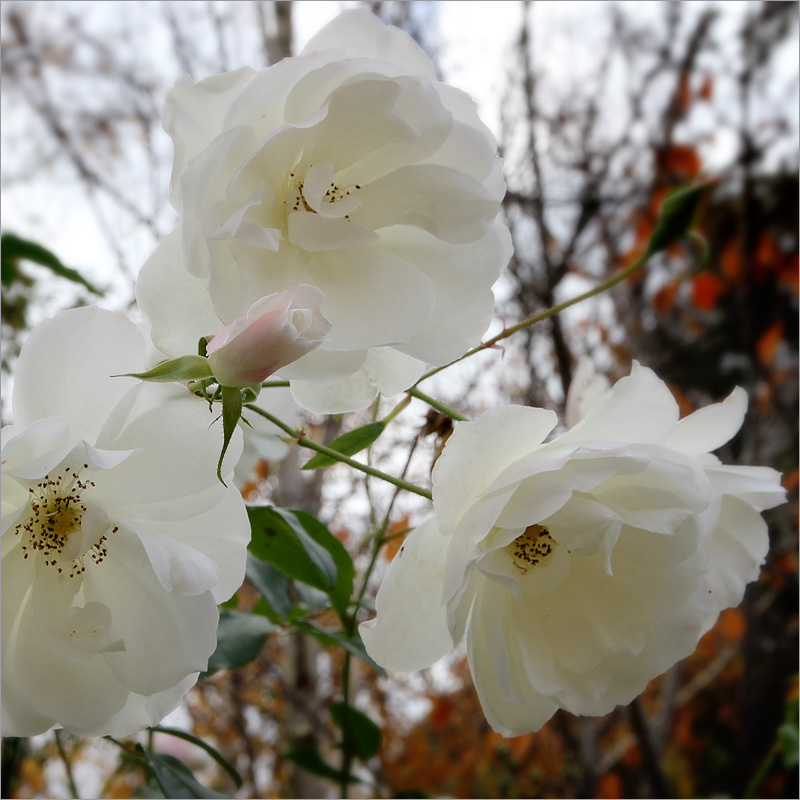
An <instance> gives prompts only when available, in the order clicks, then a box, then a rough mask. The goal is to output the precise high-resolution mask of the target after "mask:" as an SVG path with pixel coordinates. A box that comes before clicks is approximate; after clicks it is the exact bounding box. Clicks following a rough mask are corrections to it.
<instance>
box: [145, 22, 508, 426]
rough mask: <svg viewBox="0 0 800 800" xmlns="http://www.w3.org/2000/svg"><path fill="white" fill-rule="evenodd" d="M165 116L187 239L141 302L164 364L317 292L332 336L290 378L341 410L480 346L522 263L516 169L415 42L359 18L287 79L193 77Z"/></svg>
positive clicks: (150, 274)
mask: <svg viewBox="0 0 800 800" xmlns="http://www.w3.org/2000/svg"><path fill="white" fill-rule="evenodd" d="M164 115H165V121H164V126H165V128H166V130H167V132H168V133H169V134H170V136H171V137H172V140H173V143H174V148H175V158H174V167H173V173H172V198H171V199H172V203H173V205H174V206H175V208H176V209H177V210H178V211H180V212H181V214H182V224H181V226H180V228H179V229H178V230H176V231H175V232H173V233H172V234H171V235H170V236H169V237H167V239H166V240H165V241H164V242H162V244H161V245H160V246H159V247H158V248H157V249H156V251H155V252H154V253H153V255H152V256H151V257H150V259H149V260H148V262H147V263H146V264H145V265H144V267H143V268H142V271H141V274H140V276H139V282H138V287H137V298H138V301H139V305H140V307H141V308H142V310H143V311H144V312H145V314H147V316H148V317H149V318H150V320H151V322H152V325H153V340H154V342H155V344H156V346H157V347H158V348H159V349H161V350H162V351H163V352H165V353H167V354H168V355H171V356H178V355H184V354H186V353H194V352H196V348H197V341H198V339H199V338H200V337H201V336H208V335H212V334H215V333H216V332H217V331H218V330H219V328H220V327H221V326H222V325H223V324H228V323H231V322H232V321H233V320H235V319H237V318H240V317H242V316H244V314H245V312H246V311H247V309H248V308H249V307H250V306H251V305H252V304H253V303H254V302H256V301H257V300H259V299H260V298H261V297H263V296H265V295H269V294H272V293H274V292H280V291H283V290H285V289H287V288H288V287H289V286H292V285H295V284H309V285H311V286H316V287H317V288H319V289H320V290H321V291H322V292H323V293H324V294H325V301H324V303H323V304H322V307H321V312H322V314H323V316H324V317H325V318H326V319H327V320H329V321H330V322H331V323H332V326H333V328H332V331H331V334H330V337H329V339H328V340H327V341H325V342H324V343H323V344H322V345H321V346H320V347H319V348H318V349H317V350H315V351H314V352H313V353H310V354H308V355H306V356H305V357H303V358H301V359H300V360H299V361H297V362H295V363H294V364H292V365H291V366H290V367H287V368H285V369H283V370H281V372H280V373H279V374H280V375H281V376H282V377H284V378H288V379H290V380H291V381H292V392H293V394H294V396H295V398H296V399H297V401H298V402H299V403H300V404H301V405H302V406H304V407H305V408H307V409H309V410H311V411H315V412H319V413H329V412H342V411H350V410H358V409H362V408H365V407H367V406H368V405H369V403H370V402H372V400H373V399H374V398H375V396H376V394H377V393H378V392H381V393H383V394H387V395H391V394H396V393H397V392H399V391H402V390H404V389H407V388H408V387H409V386H410V385H412V384H413V383H414V382H415V381H416V380H417V378H419V376H420V374H421V373H422V371H423V370H424V368H425V365H426V364H430V365H441V364H445V363H447V362H449V361H452V360H453V359H455V358H458V357H459V356H461V355H463V354H464V352H465V351H466V350H468V349H469V348H470V347H471V346H473V345H475V344H477V343H478V341H479V340H480V337H481V336H482V335H483V333H484V332H485V331H486V329H487V327H488V325H489V322H490V320H491V315H492V309H493V305H494V297H493V295H492V292H491V286H492V284H493V283H494V281H495V280H496V279H497V277H498V275H499V273H500V272H501V270H502V269H503V268H504V267H505V265H506V263H507V262H508V258H509V256H510V253H511V244H510V237H509V234H508V231H507V229H506V227H505V226H504V225H503V224H501V223H500V222H498V220H497V216H498V211H499V208H500V201H501V200H502V198H503V195H504V193H505V184H504V181H503V176H502V161H501V160H500V159H499V158H498V157H497V154H496V144H495V141H494V138H493V136H492V134H491V133H490V132H489V130H488V129H487V128H486V127H485V126H484V125H483V124H482V123H481V121H480V120H479V118H478V115H477V113H476V109H475V104H474V102H473V101H472V100H471V99H470V98H469V97H468V96H467V95H466V94H464V93H463V92H461V91H459V90H458V89H455V88H453V87H452V86H448V85H445V84H443V83H439V82H438V81H437V79H436V73H435V71H434V69H433V66H432V64H431V62H430V61H429V59H428V58H427V57H426V56H425V54H424V53H423V51H422V50H421V49H420V48H419V47H418V45H417V44H415V43H414V41H413V40H412V39H411V38H410V37H409V36H408V35H407V34H406V33H404V32H403V31H401V30H399V29H397V28H393V27H387V26H385V25H384V24H383V23H382V22H381V21H380V20H379V19H378V18H377V17H375V16H374V15H372V14H370V13H369V12H368V11H366V10H363V9H356V10H350V11H346V12H344V13H343V14H341V15H340V16H339V17H337V18H336V19H335V20H334V21H333V22H331V23H330V24H329V25H327V26H326V27H325V28H323V29H322V30H321V31H320V32H319V33H318V34H317V35H316V36H315V37H314V38H313V39H312V40H311V41H310V42H309V43H308V45H307V46H306V48H305V49H304V50H303V52H302V53H301V54H300V55H298V56H296V57H294V58H287V59H284V60H283V61H281V62H280V63H278V64H275V65H274V66H272V67H269V68H267V69H264V70H261V71H259V72H255V71H253V70H252V69H249V68H244V69H240V70H237V71H235V72H229V73H225V74H222V75H216V76H213V77H210V78H207V79H205V80H202V81H200V82H198V83H193V82H192V81H191V80H190V79H189V78H188V76H184V77H183V78H181V79H180V80H179V81H178V82H177V84H176V85H175V87H174V88H173V89H172V91H171V92H170V93H169V96H168V97H167V101H166V106H165V111H164Z"/></svg>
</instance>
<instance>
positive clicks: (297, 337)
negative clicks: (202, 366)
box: [206, 286, 331, 388]
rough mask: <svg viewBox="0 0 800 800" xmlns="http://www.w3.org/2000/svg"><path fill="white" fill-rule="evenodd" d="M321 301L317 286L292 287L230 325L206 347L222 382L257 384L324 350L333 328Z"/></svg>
mask: <svg viewBox="0 0 800 800" xmlns="http://www.w3.org/2000/svg"><path fill="white" fill-rule="evenodd" d="M322 300H323V295H322V292H320V290H319V289H316V288H315V287H313V286H290V287H289V288H288V289H286V290H285V291H283V292H276V293H275V294H271V295H267V296H266V297H262V298H261V299H260V300H256V302H255V303H253V305H252V306H250V308H249V309H248V310H247V314H246V316H244V317H240V318H239V319H235V320H234V321H233V322H230V323H228V324H227V325H226V326H225V327H224V328H222V329H221V330H220V331H219V333H217V335H216V336H214V337H213V338H212V339H211V341H210V342H209V343H208V344H207V345H206V353H207V355H208V363H209V366H210V367H211V371H212V372H213V373H214V377H215V378H216V380H217V381H218V382H219V384H220V385H221V386H238V387H241V388H244V387H247V386H257V385H258V384H260V383H261V382H262V381H263V380H265V379H266V378H268V377H269V376H270V375H272V374H273V373H274V372H275V371H276V370H278V369H280V368H281V367H285V366H286V365H287V364H291V363H292V362H293V361H297V359H298V358H302V357H303V356H304V355H305V354H306V353H310V352H311V351H312V350H314V349H315V348H317V347H319V345H320V344H321V343H322V341H323V340H324V338H325V336H326V335H327V334H328V332H329V331H330V329H331V325H330V323H329V322H328V321H327V320H326V319H325V318H324V317H323V316H322V315H321V314H320V312H319V306H320V303H321V302H322Z"/></svg>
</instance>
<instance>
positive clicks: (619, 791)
mask: <svg viewBox="0 0 800 800" xmlns="http://www.w3.org/2000/svg"><path fill="white" fill-rule="evenodd" d="M624 790H625V787H624V786H623V785H622V778H621V777H620V776H619V773H618V772H606V774H605V775H603V777H602V778H600V780H599V781H598V782H597V788H596V789H595V792H594V796H595V797H624V796H625V791H624Z"/></svg>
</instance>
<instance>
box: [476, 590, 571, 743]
mask: <svg viewBox="0 0 800 800" xmlns="http://www.w3.org/2000/svg"><path fill="white" fill-rule="evenodd" d="M509 602H510V598H509V596H508V593H504V590H502V589H500V588H499V587H496V586H492V584H491V582H489V581H487V582H486V590H485V591H484V592H482V593H481V595H479V597H478V599H477V601H476V603H475V609H474V611H473V619H472V622H471V624H470V628H469V633H468V635H467V653H468V657H469V665H470V671H471V673H472V680H473V682H474V684H475V688H476V690H477V692H478V698H479V699H480V701H481V708H482V709H483V713H484V714H485V715H486V719H487V720H488V722H489V724H490V725H491V726H492V728H493V729H494V730H496V731H497V732H498V733H500V734H502V735H503V736H519V735H521V734H524V733H529V732H531V731H536V730H539V728H541V727H542V725H544V724H545V722H547V720H548V719H550V717H551V716H552V715H553V714H554V713H555V712H556V711H557V710H558V706H557V705H556V704H555V703H554V702H553V701H552V700H551V699H550V698H548V697H546V696H544V695H542V694H540V693H539V692H537V691H536V690H535V689H534V688H533V687H532V686H531V683H530V680H529V679H528V676H527V673H526V670H525V667H524V664H523V661H522V657H521V654H520V651H519V647H518V645H517V642H516V635H517V634H516V631H514V630H513V629H512V628H511V627H510V625H509V610H510V609H509V607H508V605H507V604H508V603H509Z"/></svg>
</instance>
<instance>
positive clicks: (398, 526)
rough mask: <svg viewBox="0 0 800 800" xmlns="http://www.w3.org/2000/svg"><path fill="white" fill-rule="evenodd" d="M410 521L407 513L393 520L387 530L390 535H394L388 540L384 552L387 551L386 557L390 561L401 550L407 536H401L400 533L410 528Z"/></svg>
mask: <svg viewBox="0 0 800 800" xmlns="http://www.w3.org/2000/svg"><path fill="white" fill-rule="evenodd" d="M408 522H409V519H408V516H407V515H406V516H404V517H401V518H400V519H398V520H396V521H395V522H393V523H392V524H391V525H390V526H389V529H388V530H387V531H386V534H387V535H388V536H393V538H392V539H389V541H388V542H386V547H385V549H384V553H386V559H387V560H388V561H391V560H392V559H393V558H394V557H395V556H396V555H397V553H398V552H399V551H400V547H401V546H402V544H403V542H404V541H405V539H406V537H405V536H404V535H403V536H399V535H398V534H400V533H402V532H403V531H407V530H408Z"/></svg>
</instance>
